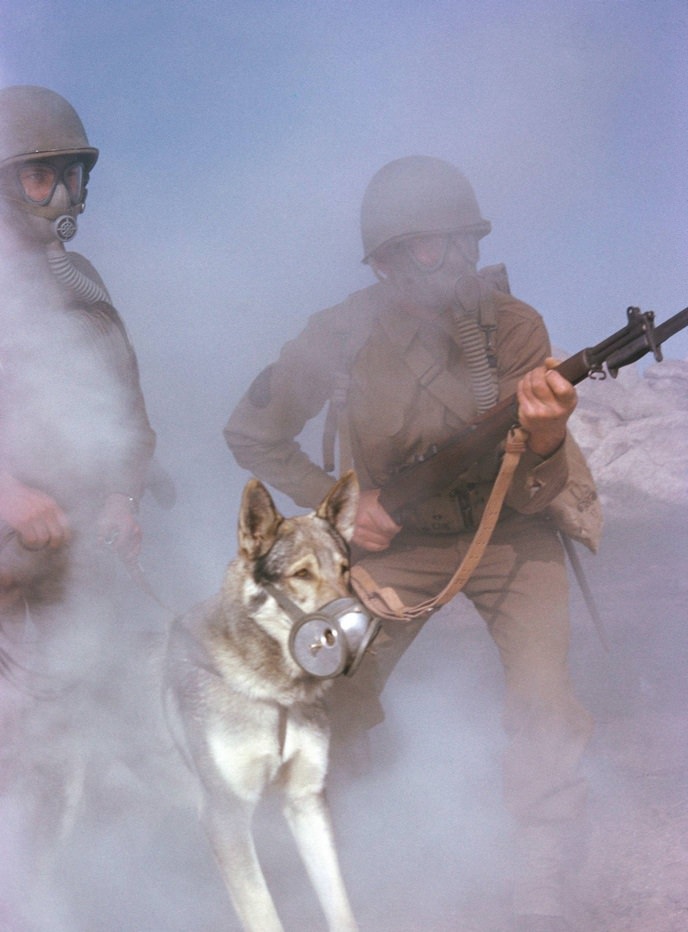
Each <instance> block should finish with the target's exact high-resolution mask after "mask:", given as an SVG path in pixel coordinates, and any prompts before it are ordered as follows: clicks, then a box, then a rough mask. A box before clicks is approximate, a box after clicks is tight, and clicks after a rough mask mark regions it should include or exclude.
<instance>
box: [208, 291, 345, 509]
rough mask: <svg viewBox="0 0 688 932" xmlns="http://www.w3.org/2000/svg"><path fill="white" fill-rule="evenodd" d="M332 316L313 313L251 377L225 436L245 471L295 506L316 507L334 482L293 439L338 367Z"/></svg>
mask: <svg viewBox="0 0 688 932" xmlns="http://www.w3.org/2000/svg"><path fill="white" fill-rule="evenodd" d="M332 313H336V309H331V313H330V315H328V314H326V313H324V312H321V313H320V314H319V315H314V316H313V317H312V318H311V319H310V320H309V322H308V325H307V326H306V328H305V329H304V330H303V331H302V332H301V334H300V335H299V336H298V337H296V339H294V340H292V341H290V342H289V343H287V344H286V345H285V346H284V348H283V349H282V352H281V353H280V356H279V358H278V359H277V361H276V362H274V363H273V364H272V365H270V366H268V367H267V369H264V370H263V372H261V373H260V375H258V376H257V377H256V379H254V381H253V383H252V384H251V386H250V387H249V389H248V391H247V392H246V394H245V395H244V396H243V398H242V399H241V400H240V401H239V404H238V405H237V406H236V408H235V409H234V411H233V412H232V414H231V416H230V418H229V420H228V422H227V425H226V427H225V429H224V437H225V440H226V442H227V445H228V446H229V448H230V450H231V451H232V453H233V454H234V457H235V458H236V461H237V462H238V464H239V465H240V466H242V467H243V468H244V469H247V470H249V471H250V472H252V473H253V474H254V475H255V476H257V477H258V478H260V479H262V480H263V481H265V482H267V483H269V484H270V485H272V486H274V487H275V488H276V489H279V490H280V491H281V492H284V493H285V494H286V495H288V496H289V497H290V498H291V499H292V500H293V501H294V502H295V503H296V504H297V505H300V506H302V507H304V508H314V507H316V506H317V504H318V502H320V501H321V500H322V498H323V497H324V496H325V494H326V493H327V491H328V490H329V489H330V488H331V486H332V483H333V481H334V480H333V478H332V476H331V475H329V473H327V472H325V470H324V469H323V468H321V467H320V466H318V465H317V464H316V463H314V462H313V460H312V459H311V458H310V457H309V456H308V455H307V453H306V452H305V451H304V449H303V448H302V447H301V445H300V444H299V442H298V440H297V438H298V437H299V435H300V434H301V432H302V431H303V428H304V427H305V425H306V424H307V423H308V421H310V420H312V419H313V418H314V417H316V416H317V415H318V414H319V413H320V412H321V411H322V409H323V407H324V406H325V404H326V402H327V401H328V399H329V398H330V397H331V394H332V385H333V378H334V374H335V372H336V371H337V369H338V368H339V366H340V365H341V363H340V359H339V356H340V348H341V334H339V333H338V332H337V329H336V328H335V327H333V326H332V325H331V321H330V317H331V315H332Z"/></svg>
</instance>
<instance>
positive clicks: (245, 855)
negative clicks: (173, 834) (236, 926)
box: [203, 796, 283, 932]
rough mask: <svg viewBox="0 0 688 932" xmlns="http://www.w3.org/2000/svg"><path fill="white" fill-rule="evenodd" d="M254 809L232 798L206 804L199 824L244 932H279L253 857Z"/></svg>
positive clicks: (280, 928) (269, 899) (272, 907)
mask: <svg viewBox="0 0 688 932" xmlns="http://www.w3.org/2000/svg"><path fill="white" fill-rule="evenodd" d="M254 809H255V804H254V803H253V802H249V801H247V800H241V799H238V798H236V797H231V799H229V798H228V796H223V797H222V798H221V799H217V800H215V801H210V800H208V801H207V802H206V805H205V809H204V813H203V824H204V826H205V830H206V832H207V833H208V837H209V838H210V843H211V845H212V847H213V851H214V852H215V857H216V859H217V862H218V864H219V867H220V871H221V873H222V877H223V880H224V882H225V886H226V887H227V890H228V892H229V895H230V897H231V900H232V904H233V906H234V909H235V910H236V913H237V915H238V917H239V919H240V920H241V924H242V926H243V927H244V929H245V930H246V932H283V928H282V923H281V922H280V920H279V917H278V915H277V910H276V909H275V904H274V903H273V901H272V897H271V895H270V891H269V890H268V886H267V883H266V882H265V877H264V875H263V871H262V869H261V866H260V863H259V861H258V855H257V853H256V848H255V844H254V840H253V832H252V828H251V821H252V817H253V812H254Z"/></svg>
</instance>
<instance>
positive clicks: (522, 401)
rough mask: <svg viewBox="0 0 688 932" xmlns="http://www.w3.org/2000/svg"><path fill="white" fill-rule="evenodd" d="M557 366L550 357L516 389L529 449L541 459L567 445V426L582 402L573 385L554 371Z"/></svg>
mask: <svg viewBox="0 0 688 932" xmlns="http://www.w3.org/2000/svg"><path fill="white" fill-rule="evenodd" d="M557 365H558V361H557V360H556V359H553V358H551V357H549V358H548V359H546V360H545V365H544V366H539V367H538V368H537V369H533V370H532V372H528V373H527V374H526V375H525V376H524V377H523V378H522V379H521V381H520V382H519V383H518V387H517V389H516V396H517V398H518V419H519V423H520V424H521V426H522V427H523V428H525V430H527V431H528V434H529V437H528V447H529V448H530V449H531V450H532V451H533V453H537V454H538V455H539V456H550V455H551V454H552V453H554V452H555V451H556V450H557V449H558V448H559V447H560V446H561V444H562V443H563V442H564V438H565V437H566V423H567V421H568V419H569V418H570V417H571V415H572V413H573V411H574V409H575V407H576V404H577V402H578V397H577V395H576V389H575V388H574V387H573V385H572V384H571V383H570V382H569V381H567V380H566V379H565V378H564V377H563V376H562V375H560V374H559V373H558V372H555V371H554V370H555V366H557Z"/></svg>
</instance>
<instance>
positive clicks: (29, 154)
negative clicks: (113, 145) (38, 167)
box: [0, 84, 98, 173]
mask: <svg viewBox="0 0 688 932" xmlns="http://www.w3.org/2000/svg"><path fill="white" fill-rule="evenodd" d="M61 155H75V156H78V157H79V159H80V160H81V161H82V162H83V164H84V169H85V171H86V172H87V173H88V172H89V171H90V170H91V169H92V168H93V166H94V165H95V163H96V160H97V159H98V150H97V149H95V148H94V147H93V146H90V145H89V143H88V139H87V137H86V131H85V130H84V127H83V124H82V122H81V120H80V119H79V116H78V114H77V112H76V110H75V109H74V108H73V107H72V105H71V104H70V103H68V101H66V100H65V99H64V97H61V96H60V95H59V94H56V93H55V91H51V90H48V88H46V87H36V86H33V85H28V84H27V85H15V86H14V87H5V88H2V89H0V171H2V170H3V169H4V168H6V167H8V166H10V165H13V164H16V163H18V162H23V161H26V160H27V159H40V158H48V157H50V156H61Z"/></svg>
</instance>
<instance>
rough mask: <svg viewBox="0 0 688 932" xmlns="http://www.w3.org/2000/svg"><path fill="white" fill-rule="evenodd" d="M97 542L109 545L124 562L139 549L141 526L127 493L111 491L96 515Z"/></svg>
mask: <svg viewBox="0 0 688 932" xmlns="http://www.w3.org/2000/svg"><path fill="white" fill-rule="evenodd" d="M98 542H99V543H100V544H101V546H104V547H111V548H112V549H113V550H115V551H116V552H117V554H119V556H120V557H121V558H122V560H123V561H124V562H125V563H126V562H127V560H135V559H136V558H137V557H138V555H139V552H140V550H141V527H140V525H139V522H138V519H137V517H136V513H135V510H134V508H133V506H132V502H131V499H130V498H129V497H128V496H127V495H122V494H120V493H119V492H113V493H112V494H111V495H108V497H107V498H106V499H105V504H104V505H103V508H102V510H101V512H100V514H99V515H98Z"/></svg>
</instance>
